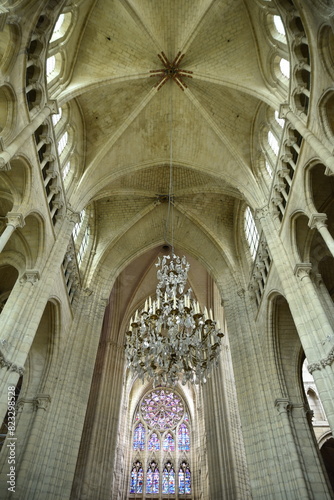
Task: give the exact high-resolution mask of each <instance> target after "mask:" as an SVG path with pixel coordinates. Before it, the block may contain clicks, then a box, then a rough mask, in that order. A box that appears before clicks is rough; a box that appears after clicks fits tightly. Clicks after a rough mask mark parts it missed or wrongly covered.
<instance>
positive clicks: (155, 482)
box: [146, 460, 160, 493]
mask: <svg viewBox="0 0 334 500" xmlns="http://www.w3.org/2000/svg"><path fill="white" fill-rule="evenodd" d="M159 479H160V474H159V469H158V466H157V463H156V462H154V460H153V461H152V462H151V463H150V465H149V467H148V469H147V476H146V493H159Z"/></svg>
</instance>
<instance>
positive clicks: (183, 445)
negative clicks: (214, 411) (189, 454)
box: [178, 424, 190, 451]
mask: <svg viewBox="0 0 334 500" xmlns="http://www.w3.org/2000/svg"><path fill="white" fill-rule="evenodd" d="M178 438H179V439H178V442H179V451H189V449H190V437H189V429H188V427H187V426H186V424H181V425H180V427H179V433H178Z"/></svg>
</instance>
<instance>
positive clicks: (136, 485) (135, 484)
mask: <svg viewBox="0 0 334 500" xmlns="http://www.w3.org/2000/svg"><path fill="white" fill-rule="evenodd" d="M143 480H144V471H143V468H142V465H141V462H139V460H137V462H135V463H134V464H133V466H132V471H131V483H130V493H143Z"/></svg>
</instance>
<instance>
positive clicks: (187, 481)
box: [185, 469, 191, 493]
mask: <svg viewBox="0 0 334 500" xmlns="http://www.w3.org/2000/svg"><path fill="white" fill-rule="evenodd" d="M190 479H191V478H190V470H189V469H187V470H186V479H185V483H186V484H185V490H186V493H191V481H190Z"/></svg>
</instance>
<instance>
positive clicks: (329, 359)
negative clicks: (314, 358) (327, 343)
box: [308, 346, 334, 374]
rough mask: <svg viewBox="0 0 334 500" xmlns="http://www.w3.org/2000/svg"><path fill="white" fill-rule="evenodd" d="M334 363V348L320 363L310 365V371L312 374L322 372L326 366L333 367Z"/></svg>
mask: <svg viewBox="0 0 334 500" xmlns="http://www.w3.org/2000/svg"><path fill="white" fill-rule="evenodd" d="M333 362H334V346H333V347H332V348H331V350H330V351H329V353H328V355H327V356H326V357H325V358H322V359H321V360H320V361H319V362H318V363H311V364H310V365H308V371H309V372H310V373H311V374H312V373H313V372H314V371H316V370H321V369H322V368H326V366H331V365H332V363H333Z"/></svg>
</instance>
